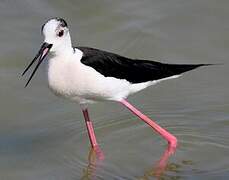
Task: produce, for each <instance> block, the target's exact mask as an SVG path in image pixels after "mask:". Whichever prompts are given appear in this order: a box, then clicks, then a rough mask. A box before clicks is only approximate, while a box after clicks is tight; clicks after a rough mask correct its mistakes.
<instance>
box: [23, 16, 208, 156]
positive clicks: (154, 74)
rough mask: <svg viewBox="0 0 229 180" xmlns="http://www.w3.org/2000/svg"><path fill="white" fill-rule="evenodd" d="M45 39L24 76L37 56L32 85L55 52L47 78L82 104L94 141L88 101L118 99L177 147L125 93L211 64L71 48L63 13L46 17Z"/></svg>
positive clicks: (57, 91) (59, 91)
mask: <svg viewBox="0 0 229 180" xmlns="http://www.w3.org/2000/svg"><path fill="white" fill-rule="evenodd" d="M42 33H43V35H44V43H43V45H42V46H41V48H40V50H39V52H38V54H37V55H36V56H35V58H34V59H33V60H32V62H31V63H30V64H29V65H28V67H27V68H26V69H25V70H24V72H23V75H24V74H25V73H26V72H27V70H28V69H29V68H30V67H31V66H32V64H33V63H34V62H35V61H36V60H37V59H39V60H38V63H37V65H36V67H35V69H34V71H33V72H32V74H31V76H30V77H29V79H28V81H27V83H26V85H25V86H27V85H28V83H29V82H30V80H31V79H32V77H33V75H34V74H35V72H36V70H37V69H38V67H39V65H40V64H41V63H42V61H43V59H44V58H45V57H46V55H47V54H48V53H49V52H51V54H52V56H51V57H50V59H49V61H48V83H49V87H50V89H51V90H52V91H53V92H54V93H55V94H56V95H58V96H63V97H66V98H68V99H70V100H73V101H76V102H78V103H79V104H80V105H81V108H82V111H83V115H84V118H85V122H86V126H87V130H88V135H89V139H90V142H91V146H92V148H94V149H99V146H98V143H97V141H96V136H95V133H94V129H93V125H92V122H91V120H90V118H89V114H88V109H87V104H90V103H94V102H97V101H116V102H119V103H121V104H123V105H124V106H126V107H127V108H128V109H129V110H130V111H131V112H133V113H134V114H135V115H137V116H138V117H139V118H140V119H141V120H143V121H144V122H145V123H147V124H148V125H149V126H151V127H152V128H153V129H154V130H155V131H156V132H157V133H159V134H160V135H161V136H162V137H163V138H165V139H166V140H167V141H168V144H169V149H171V150H172V151H171V152H173V151H174V150H175V148H176V146H177V139H176V137H175V136H173V135H172V134H170V133H169V132H168V131H167V130H165V129H163V128H162V127H160V126H159V125H158V124H156V123H155V122H154V121H153V120H151V119H150V118H149V117H147V116H146V115H144V114H143V113H141V112H140V111H139V110H138V109H136V108H135V107H134V106H133V105H131V104H130V103H129V102H128V101H127V99H126V98H127V97H128V96H129V95H131V94H133V93H136V92H138V91H140V90H142V89H145V88H146V87H148V86H151V85H154V84H156V83H158V82H160V81H163V80H167V79H172V78H177V77H179V76H181V75H182V73H184V72H186V71H190V70H192V69H195V68H197V67H200V66H205V65H208V64H164V63H160V62H155V61H149V60H137V59H130V58H127V57H123V56H120V55H117V54H114V53H110V52H106V51H102V50H98V49H94V48H89V47H73V46H72V42H71V37H70V33H69V29H68V26H67V23H66V22H65V20H64V19H62V18H53V19H50V20H48V21H47V22H46V23H45V24H44V25H43V26H42Z"/></svg>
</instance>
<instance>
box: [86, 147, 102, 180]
mask: <svg viewBox="0 0 229 180" xmlns="http://www.w3.org/2000/svg"><path fill="white" fill-rule="evenodd" d="M104 159H105V156H104V153H103V151H102V150H101V149H100V148H99V147H96V148H91V149H90V151H89V154H88V166H87V167H86V169H84V172H83V176H82V177H81V180H91V179H95V178H96V171H97V170H98V168H99V167H100V166H101V165H102V162H103V161H104Z"/></svg>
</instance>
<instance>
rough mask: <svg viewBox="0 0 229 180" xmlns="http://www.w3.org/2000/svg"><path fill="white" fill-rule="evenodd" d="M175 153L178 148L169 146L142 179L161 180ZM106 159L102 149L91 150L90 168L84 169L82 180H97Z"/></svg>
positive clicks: (89, 156) (89, 157) (89, 155)
mask: <svg viewBox="0 0 229 180" xmlns="http://www.w3.org/2000/svg"><path fill="white" fill-rule="evenodd" d="M175 151H176V148H171V147H170V146H168V147H167V148H166V149H165V151H164V153H163V154H162V156H161V158H160V159H159V161H158V162H157V163H156V164H155V165H153V168H151V169H150V170H147V171H146V172H145V173H144V175H143V176H142V177H140V179H148V177H152V176H154V177H157V179H160V177H161V175H163V173H164V171H165V170H166V167H167V165H168V160H169V158H170V156H171V155H173V154H174V153H175ZM104 159H105V156H104V153H103V151H102V150H101V149H99V148H96V149H91V150H90V152H89V154H88V166H87V167H86V169H84V172H83V176H82V178H81V180H86V179H87V180H88V179H90V180H91V179H96V171H97V170H98V168H99V167H101V165H102V162H103V161H104Z"/></svg>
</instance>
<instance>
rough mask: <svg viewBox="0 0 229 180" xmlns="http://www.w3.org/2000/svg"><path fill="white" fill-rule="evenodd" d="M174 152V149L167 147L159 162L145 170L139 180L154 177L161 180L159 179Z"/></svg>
mask: <svg viewBox="0 0 229 180" xmlns="http://www.w3.org/2000/svg"><path fill="white" fill-rule="evenodd" d="M175 152H176V148H172V147H171V146H169V145H168V146H167V148H166V149H165V151H164V153H163V154H162V156H161V158H160V160H159V161H158V162H157V163H156V164H155V165H154V166H153V168H151V169H150V170H147V171H146V172H145V173H144V175H143V176H142V177H141V178H140V179H148V178H149V177H156V178H157V179H161V178H160V177H161V176H162V175H163V173H164V172H165V171H166V169H167V166H168V161H169V158H170V156H171V155H173V154H174V153H175Z"/></svg>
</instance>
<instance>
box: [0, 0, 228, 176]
mask: <svg viewBox="0 0 229 180" xmlns="http://www.w3.org/2000/svg"><path fill="white" fill-rule="evenodd" d="M56 16H60V17H64V18H65V19H66V20H67V21H68V24H69V26H70V30H71V34H72V40H73V42H74V45H82V46H92V47H97V48H101V49H104V50H108V51H113V52H116V53H119V54H122V55H125V56H129V57H133V58H141V59H152V60H160V61H163V62H168V63H223V65H219V66H212V67H205V68H199V69H197V70H195V71H192V72H190V73H187V74H186V75H185V76H183V77H182V78H179V79H174V80H170V81H166V82H162V83H161V84H158V85H157V86H154V87H150V88H148V89H146V90H144V91H142V92H140V93H138V94H136V95H134V96H131V97H130V98H129V101H130V102H131V103H133V104H135V105H136V106H137V107H138V108H139V109H140V110H142V111H143V112H144V113H146V114H147V115H148V116H149V117H151V118H153V119H156V121H157V122H158V123H159V124H160V125H161V126H163V127H165V128H167V129H168V130H169V131H170V132H172V133H173V134H174V135H175V136H177V137H178V139H179V147H178V148H177V151H176V153H175V154H174V155H172V156H171V157H170V158H169V160H168V164H167V166H166V167H165V169H164V172H162V173H161V174H160V176H159V175H157V174H156V169H157V164H158V161H159V160H160V158H161V156H162V155H163V153H164V151H165V149H166V142H165V141H164V140H163V139H162V138H161V137H159V136H158V135H157V134H156V133H154V132H152V130H151V129H150V128H149V127H147V126H146V125H145V124H144V123H143V122H142V121H140V120H139V119H138V118H137V117H134V116H133V115H132V114H131V113H130V112H129V111H128V110H126V109H125V108H124V107H122V106H121V105H119V104H116V103H111V102H108V103H98V104H96V105H91V106H90V113H91V118H92V119H93V122H94V125H95V131H96V134H97V138H98V141H99V144H100V145H101V148H102V150H103V153H104V155H105V159H104V160H99V159H96V157H95V155H94V154H93V152H92V153H90V146H89V141H88V137H87V132H86V129H85V126H84V121H83V116H82V114H81V111H80V108H79V106H78V105H77V104H74V103H71V102H68V101H67V100H63V99H59V98H57V97H55V96H54V95H53V94H52V93H51V92H50V91H49V89H48V88H47V86H46V84H47V83H46V80H45V76H44V72H45V71H44V66H43V67H42V68H41V69H40V70H39V73H37V74H36V77H35V78H34V79H33V81H32V83H31V84H30V86H29V87H28V88H26V89H25V88H24V84H25V79H24V78H21V77H20V74H21V72H22V71H23V69H24V68H25V65H27V64H28V62H29V61H30V60H31V58H33V56H34V55H35V53H36V52H37V50H38V48H39V47H40V44H41V42H42V40H43V39H42V37H41V34H40V27H41V25H42V24H43V23H44V21H46V20H47V19H48V18H50V17H56ZM228 17H229V2H228V1H226V0H220V1H212V0H201V1H200V0H189V1H181V0H170V1H159V0H153V1H152V0H142V1H137V0H132V1H130V0H129V1H121V0H116V1H111V0H106V1H103V0H101V1H98V0H96V1H93V2H92V1H79V2H76V1H73V0H72V1H53V0H49V1H44V0H24V1H13V0H7V1H6V0H3V1H1V2H0V21H1V27H0V30H1V31H0V32H1V33H0V40H1V41H0V42H1V43H0V83H1V88H0V99H1V101H0V105H1V110H0V117H1V118H0V159H1V161H0V179H4V180H5V179H6V180H8V179H10V180H13V179H15V180H16V179H17V180H20V179H23V180H25V179H33V180H36V179H39V180H40V179H47V180H52V179H55V180H57V179H61V180H62V179H65V180H71V179H201V180H202V179H208V180H209V179H210V180H211V179H228V178H229V140H228V139H229V91H228V89H229V83H228V77H229V71H228V68H229V64H228V59H229V53H228V48H229V38H228V37H229V36H228V32H229V24H228Z"/></svg>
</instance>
